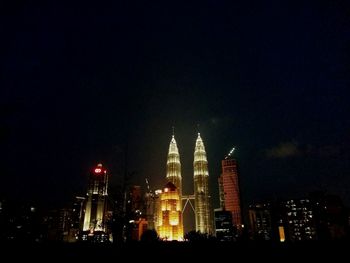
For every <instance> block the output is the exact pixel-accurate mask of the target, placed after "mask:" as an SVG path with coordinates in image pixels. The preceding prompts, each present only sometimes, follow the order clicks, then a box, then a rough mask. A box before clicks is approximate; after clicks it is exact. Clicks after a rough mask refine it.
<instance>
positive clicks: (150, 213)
mask: <svg viewBox="0 0 350 263" xmlns="http://www.w3.org/2000/svg"><path fill="white" fill-rule="evenodd" d="M161 193H162V190H155V191H154V192H152V191H149V192H148V193H146V194H145V206H146V208H145V213H146V220H147V223H148V224H147V228H148V229H153V230H156V228H157V222H158V212H157V211H158V208H159V205H160V194H161Z"/></svg>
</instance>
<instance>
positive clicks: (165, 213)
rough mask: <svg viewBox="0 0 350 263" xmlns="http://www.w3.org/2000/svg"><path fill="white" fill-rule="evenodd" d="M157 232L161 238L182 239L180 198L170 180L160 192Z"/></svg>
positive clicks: (169, 239)
mask: <svg viewBox="0 0 350 263" xmlns="http://www.w3.org/2000/svg"><path fill="white" fill-rule="evenodd" d="M157 232H158V235H159V237H160V238H161V239H163V240H168V241H171V240H178V241H180V240H183V236H184V235H183V226H182V211H181V199H180V196H179V191H178V189H177V188H176V186H175V185H174V184H173V183H172V182H168V183H167V184H166V185H165V187H164V189H163V192H162V193H161V194H160V206H159V208H158V218H157Z"/></svg>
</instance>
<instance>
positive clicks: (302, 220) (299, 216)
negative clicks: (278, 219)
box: [284, 199, 316, 241]
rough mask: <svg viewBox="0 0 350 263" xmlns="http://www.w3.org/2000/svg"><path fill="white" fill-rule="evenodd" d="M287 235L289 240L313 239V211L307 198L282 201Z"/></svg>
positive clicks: (314, 237)
mask: <svg viewBox="0 0 350 263" xmlns="http://www.w3.org/2000/svg"><path fill="white" fill-rule="evenodd" d="M284 209H285V213H286V220H285V221H287V222H286V223H287V230H288V233H286V234H288V237H289V240H291V241H302V240H315V239H316V231H315V227H314V219H313V216H314V215H313V214H314V213H313V211H312V206H311V202H310V200H309V199H292V200H289V201H287V202H285V203H284Z"/></svg>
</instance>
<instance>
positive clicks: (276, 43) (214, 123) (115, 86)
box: [0, 0, 350, 207]
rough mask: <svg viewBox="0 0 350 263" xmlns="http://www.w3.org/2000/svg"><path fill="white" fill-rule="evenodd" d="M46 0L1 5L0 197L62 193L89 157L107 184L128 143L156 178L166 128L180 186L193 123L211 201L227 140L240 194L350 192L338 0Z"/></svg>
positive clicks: (345, 30) (188, 163)
mask: <svg viewBox="0 0 350 263" xmlns="http://www.w3.org/2000/svg"><path fill="white" fill-rule="evenodd" d="M47 2H49V3H40V4H39V3H22V2H18V3H13V5H12V6H6V7H5V6H2V7H1V8H0V10H1V11H0V12H1V18H0V19H1V20H0V26H1V28H0V30H1V31H0V34H1V43H0V47H1V49H0V58H1V60H0V61H1V64H0V66H1V68H0V87H1V96H0V118H1V122H0V146H1V155H2V156H1V164H2V166H1V167H2V171H1V173H0V174H1V180H2V182H1V184H0V193H1V194H3V195H5V196H10V197H12V198H25V199H27V200H34V201H39V202H44V203H46V204H51V205H54V204H55V205H57V204H62V203H64V202H67V201H69V200H71V198H72V197H73V196H74V195H75V194H83V193H85V191H86V183H87V175H88V172H89V169H91V168H92V167H93V166H94V165H95V164H96V163H97V162H103V163H104V164H105V165H106V166H107V167H108V168H109V170H110V171H111V176H112V185H115V184H117V183H118V181H120V179H121V178H122V173H121V170H122V168H121V167H122V166H121V165H122V164H123V161H122V159H123V156H124V154H123V153H124V152H125V148H126V146H125V145H128V167H129V171H130V172H135V174H134V176H133V178H132V180H131V181H132V182H135V183H142V184H144V178H145V177H147V178H148V179H149V180H150V183H151V187H152V188H159V187H161V186H162V185H163V183H164V177H165V165H166V154H167V150H168V146H169V142H170V138H171V131H172V126H173V125H174V126H175V134H176V139H177V142H178V147H179V149H180V154H181V161H182V166H183V171H182V173H183V181H184V192H187V193H191V192H192V188H193V182H192V177H193V168H192V165H193V164H192V163H193V151H194V144H195V140H196V136H197V124H199V130H200V132H201V135H202V138H203V140H204V143H205V146H206V149H207V153H208V160H209V169H210V171H209V172H210V177H211V181H210V187H211V192H212V196H213V205H214V207H217V206H218V194H217V192H218V190H217V187H218V186H217V177H218V176H219V175H220V161H221V159H222V158H223V157H224V156H225V154H226V153H227V152H228V151H229V150H230V148H231V147H232V146H233V145H235V146H236V147H237V151H236V153H235V157H236V159H237V160H238V162H239V165H240V179H241V191H242V195H243V200H244V203H246V204H247V203H251V202H254V201H258V200H264V199H271V198H278V197H280V198H285V197H290V198H292V197H298V196H303V195H306V194H307V193H308V192H310V191H313V190H325V191H327V192H329V193H335V194H338V195H340V196H341V197H342V198H343V200H344V201H345V202H346V203H347V204H348V205H349V204H350V194H349V189H350V174H349V170H350V169H349V168H350V165H349V164H350V162H349V161H350V160H349V159H350V154H349V149H350V133H349V132H350V118H349V112H350V107H349V95H350V91H349V84H350V74H349V72H350V48H349V47H350V12H349V10H350V9H349V5H348V4H347V2H348V1H345V0H344V1H336V0H333V1H328V2H326V1H300V2H299V1H256V2H249V1H242V3H240V2H237V1H200V3H195V4H190V3H188V2H185V3H180V2H178V1H176V2H174V3H173V4H170V3H169V2H168V1H165V2H167V3H166V4H165V3H157V4H156V3H154V2H153V1H144V2H143V3H139V2H138V3H136V2H134V1H111V2H113V3H109V4H105V5H102V4H101V5H100V4H99V2H96V3H95V4H94V5H88V4H87V3H86V2H85V1H81V2H80V3H78V2H79V1H70V3H69V4H67V5H66V4H64V3H63V2H62V1H47ZM161 2H164V1H161ZM127 142H128V143H127Z"/></svg>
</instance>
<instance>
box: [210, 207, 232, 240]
mask: <svg viewBox="0 0 350 263" xmlns="http://www.w3.org/2000/svg"><path fill="white" fill-rule="evenodd" d="M214 214H215V234H216V238H217V240H219V241H233V240H234V231H233V227H232V213H231V212H230V211H225V210H222V209H221V208H219V209H215V212H214Z"/></svg>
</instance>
